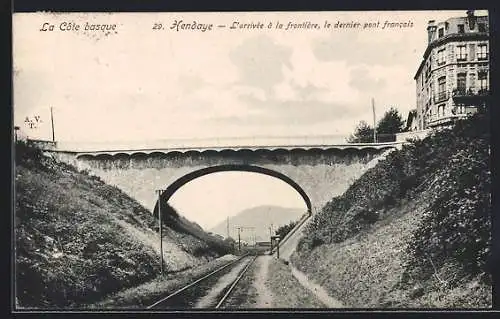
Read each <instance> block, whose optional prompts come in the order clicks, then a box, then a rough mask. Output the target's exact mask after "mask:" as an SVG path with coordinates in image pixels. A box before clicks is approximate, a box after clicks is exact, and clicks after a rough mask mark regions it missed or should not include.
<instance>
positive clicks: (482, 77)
mask: <svg viewBox="0 0 500 319" xmlns="http://www.w3.org/2000/svg"><path fill="white" fill-rule="evenodd" d="M477 80H478V82H479V83H478V84H479V93H485V92H486V91H487V90H488V74H487V73H486V72H480V73H478V74H477Z"/></svg>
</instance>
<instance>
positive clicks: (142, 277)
mask: <svg viewBox="0 0 500 319" xmlns="http://www.w3.org/2000/svg"><path fill="white" fill-rule="evenodd" d="M15 173H16V176H15V190H16V198H15V200H16V202H15V236H16V256H15V258H16V302H17V306H18V307H20V308H68V307H83V306H84V305H85V304H89V303H95V302H97V301H99V300H101V299H102V298H104V297H106V296H109V295H110V294H112V293H116V292H118V291H119V290H122V289H125V288H128V287H134V286H138V285H140V284H142V283H144V282H146V281H149V280H152V279H154V278H155V277H156V276H157V274H158V273H159V242H158V222H157V221H156V220H155V218H154V216H153V214H151V212H150V211H148V210H147V209H145V208H144V207H143V206H141V205H140V204H138V203H137V202H136V201H135V200H133V199H131V198H130V197H128V196H127V195H126V194H124V193H123V192H122V191H120V190H119V189H118V188H116V187H112V186H109V185H106V184H105V183H104V182H102V181H101V180H100V179H99V178H97V177H95V176H90V175H88V173H87V172H78V171H77V170H76V169H75V168H74V167H72V166H70V165H66V164H64V163H59V162H57V161H55V160H53V159H51V158H50V157H46V156H44V155H43V154H42V152H41V151H40V150H38V149H36V148H33V147H29V146H27V145H25V144H24V143H22V142H19V143H18V144H17V145H16V172H15ZM164 207H166V209H165V213H164V216H165V219H164V223H165V226H164V237H163V246H164V253H165V269H166V271H167V272H178V271H181V270H185V269H189V268H191V267H193V266H195V265H199V264H203V263H205V262H207V261H209V260H212V259H213V258H215V257H217V256H220V255H222V254H224V253H227V252H228V248H229V247H227V246H226V245H225V244H224V243H222V242H220V241H218V240H217V239H216V238H213V237H211V236H209V235H208V234H206V233H204V232H203V231H202V230H201V229H197V228H196V227H195V226H194V225H193V224H191V223H190V222H189V221H187V220H185V219H184V218H182V217H181V216H179V215H178V214H177V213H176V212H175V211H174V210H173V209H172V208H171V207H168V206H164Z"/></svg>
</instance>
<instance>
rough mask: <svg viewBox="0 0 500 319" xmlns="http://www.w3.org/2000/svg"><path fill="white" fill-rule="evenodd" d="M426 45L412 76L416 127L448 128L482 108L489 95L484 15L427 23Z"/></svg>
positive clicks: (487, 27)
mask: <svg viewBox="0 0 500 319" xmlns="http://www.w3.org/2000/svg"><path fill="white" fill-rule="evenodd" d="M427 33H428V44H427V49H426V50H425V53H424V56H423V60H422V63H420V66H419V68H418V70H417V73H416V74H415V77H414V79H415V81H416V86H417V87H416V89H417V92H416V93H417V114H416V117H415V118H414V119H413V120H416V122H417V123H416V127H417V128H418V129H419V130H422V129H427V128H432V127H436V126H442V125H448V124H451V123H453V121H454V120H456V119H460V118H464V117H466V116H467V115H469V114H472V113H475V112H476V111H477V108H478V107H480V106H485V105H486V99H487V96H488V95H489V58H490V57H489V41H488V39H489V23H488V16H476V15H474V11H472V10H470V11H467V13H466V15H464V16H463V17H455V18H450V19H448V20H446V21H443V22H438V23H436V22H435V21H434V20H431V21H429V24H428V27H427Z"/></svg>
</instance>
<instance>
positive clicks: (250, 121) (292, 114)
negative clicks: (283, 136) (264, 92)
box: [212, 89, 365, 126]
mask: <svg viewBox="0 0 500 319" xmlns="http://www.w3.org/2000/svg"><path fill="white" fill-rule="evenodd" d="M305 90H310V89H305ZM313 90H314V89H313ZM313 90H311V92H312V91H313ZM299 94H305V93H304V92H302V93H300V92H299ZM240 100H241V101H242V102H244V103H246V104H247V105H248V107H249V112H247V113H246V114H241V115H233V116H222V117H218V118H213V119H212V121H213V122H214V123H217V124H224V125H225V124H233V125H243V126H253V125H261V126H272V125H287V126H290V125H297V126H304V125H314V124H321V123H327V122H329V121H337V120H342V119H346V118H355V117H357V116H359V115H360V114H362V113H365V111H364V110H360V109H359V108H357V107H356V106H355V105H353V104H343V103H338V102H337V103H336V102H325V101H320V100H317V99H309V98H305V99H295V100H288V101H284V100H278V99H275V98H271V99H268V100H266V101H262V100H258V99H256V98H255V97H253V96H251V95H242V96H240Z"/></svg>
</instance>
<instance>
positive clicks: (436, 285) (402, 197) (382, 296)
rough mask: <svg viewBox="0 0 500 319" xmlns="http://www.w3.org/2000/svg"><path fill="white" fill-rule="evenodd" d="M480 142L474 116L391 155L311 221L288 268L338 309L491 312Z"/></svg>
mask: <svg viewBox="0 0 500 319" xmlns="http://www.w3.org/2000/svg"><path fill="white" fill-rule="evenodd" d="M489 145H490V143H489V117H488V116H487V115H485V114H480V115H476V116H474V117H473V118H471V119H469V120H465V121H461V122H459V123H457V125H456V126H455V127H453V128H452V129H446V130H443V131H439V132H434V133H433V134H432V135H431V136H429V137H427V138H425V139H424V140H421V141H420V140H416V141H413V143H411V144H408V145H405V146H404V147H403V149H402V150H399V151H394V152H392V153H391V154H389V155H388V156H387V157H386V159H385V160H382V161H380V162H379V163H378V164H377V165H376V166H375V167H373V168H371V169H370V170H368V171H367V172H366V173H365V174H364V175H363V176H362V177H361V178H359V179H358V180H357V181H356V182H355V183H354V184H353V185H352V186H351V187H350V188H349V189H348V190H347V191H346V192H345V193H344V194H343V195H342V196H339V197H336V198H334V199H332V200H331V201H330V202H329V203H328V204H327V205H325V207H324V208H323V209H322V211H321V212H320V213H318V214H317V215H316V216H315V217H314V219H313V220H312V221H311V223H310V224H309V225H308V229H307V230H306V232H305V233H306V235H305V237H304V238H303V239H302V240H301V242H300V243H299V245H298V248H297V249H298V252H297V253H296V254H294V256H293V258H292V262H293V263H294V264H295V265H296V266H297V267H298V268H299V269H300V270H302V271H304V272H305V273H307V274H308V275H309V276H310V277H311V278H312V279H313V280H315V281H316V282H317V283H319V284H321V285H322V286H323V287H325V288H326V289H328V290H329V292H330V294H331V295H332V296H333V297H335V298H338V299H339V300H341V301H342V302H343V303H344V304H346V305H347V306H348V307H356V308H357V307H362V308H364V307H391V308H399V307H439V308H448V307H453V308H472V307H474V308H476V307H481V308H483V307H491V303H492V299H491V289H492V287H491V285H492V283H491V275H490V272H491V266H490V265H489V250H490V248H489V247H490V243H491V220H490V218H491V214H490V209H491V203H490V193H491V190H490V184H491V181H490V179H491V173H490V159H489ZM311 260H314V261H315V262H311Z"/></svg>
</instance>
